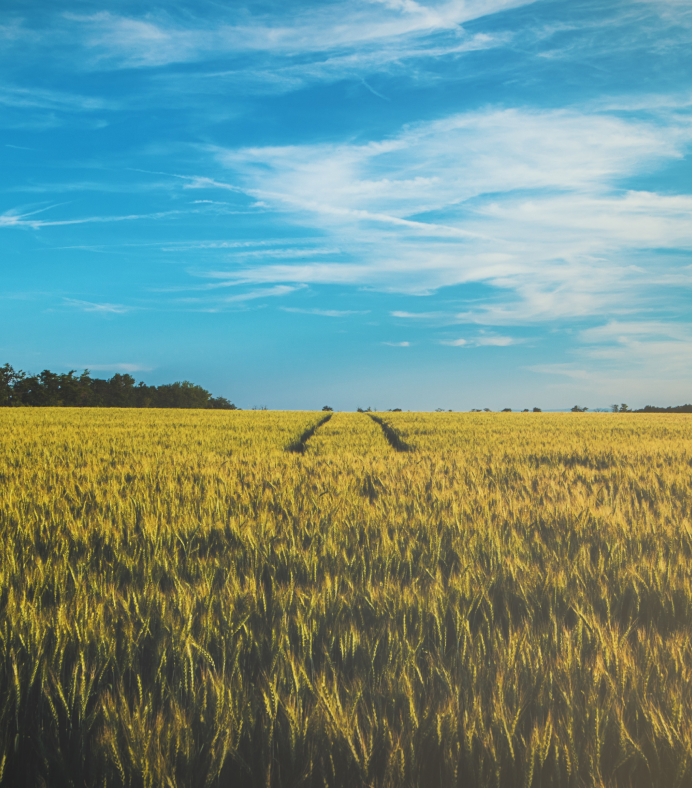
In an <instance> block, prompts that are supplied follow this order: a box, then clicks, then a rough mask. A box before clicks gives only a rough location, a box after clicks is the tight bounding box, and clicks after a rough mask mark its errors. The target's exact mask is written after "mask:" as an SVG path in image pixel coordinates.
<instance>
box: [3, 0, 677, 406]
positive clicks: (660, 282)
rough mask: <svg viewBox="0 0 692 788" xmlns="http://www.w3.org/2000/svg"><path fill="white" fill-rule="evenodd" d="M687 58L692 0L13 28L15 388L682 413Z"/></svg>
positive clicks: (378, 9) (166, 10) (86, 6)
mask: <svg viewBox="0 0 692 788" xmlns="http://www.w3.org/2000/svg"><path fill="white" fill-rule="evenodd" d="M691 51H692V0H641V1H640V0H626V1H624V0H623V2H620V1H619V0H610V1H606V2H603V0H601V1H600V2H595V1H594V0H569V2H567V1H566V0H559V1H555V0H543V1H541V0H539V1H538V2H524V1H523V0H466V2H463V1H459V0H444V1H443V2H427V3H423V2H414V0H349V2H289V3H286V2H274V0H266V1H265V2H250V3H247V4H243V3H242V2H237V3H236V2H234V3H226V4H224V3H219V2H213V1H212V0H208V1H207V0H196V2H194V3H193V2H167V3H162V4H159V5H156V4H146V5H142V4H141V3H130V2H113V1H111V2H108V0H106V2H104V3H94V2H86V1H83V2H57V3H56V2H46V1H40V2H39V1H37V2H31V0H22V2H16V1H15V0H5V2H4V3H3V14H2V18H1V19H0V68H1V69H2V79H1V80H0V173H1V176H0V201H1V202H0V252H1V255H0V273H1V274H2V278H1V280H0V364H1V363H4V362H5V361H8V362H9V363H11V364H12V365H13V366H15V367H18V368H21V369H25V370H30V371H33V372H38V371H40V370H41V369H44V368H49V369H52V370H55V371H67V370H69V369H77V370H81V369H83V368H85V367H88V368H89V369H90V370H92V372H93V373H94V374H97V375H99V376H104V377H109V376H110V375H112V374H114V373H115V372H123V371H127V372H131V373H132V374H133V375H134V376H135V377H136V378H137V379H138V380H139V379H143V380H146V381H147V382H148V383H163V382H171V381H173V380H182V379H189V380H192V381H194V382H196V383H200V384H202V385H203V386H205V387H206V388H208V389H210V390H211V391H213V393H215V394H221V395H224V396H227V397H229V398H230V399H231V400H232V401H234V402H235V403H236V404H237V405H239V406H241V407H244V408H249V407H253V406H267V407H269V408H290V409H303V408H304V409H310V408H318V407H321V406H322V405H324V404H330V405H332V406H333V407H335V408H339V409H348V410H353V409H355V408H356V407H357V406H361V407H366V406H371V407H376V408H378V409H386V408H390V407H401V408H404V409H434V408H436V407H442V408H445V409H447V408H451V409H454V410H468V409H470V408H472V407H479V408H482V407H490V408H492V409H498V408H502V407H511V408H513V409H521V408H524V407H533V406H538V407H542V408H544V409H561V408H569V407H571V406H572V405H574V404H580V405H586V406H590V407H591V408H596V407H606V406H608V405H609V404H611V403H612V402H622V401H625V402H627V403H628V404H630V405H634V406H641V405H644V404H659V405H671V404H681V403H683V402H690V401H691V400H692V309H691V307H692V297H691V296H692V291H691V286H692V254H691V249H692V57H691V56H690V52H691Z"/></svg>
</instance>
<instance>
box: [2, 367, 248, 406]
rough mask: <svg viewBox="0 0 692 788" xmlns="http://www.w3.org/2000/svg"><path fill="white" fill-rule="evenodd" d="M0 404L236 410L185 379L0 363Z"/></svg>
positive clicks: (227, 401) (221, 399) (227, 402)
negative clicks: (150, 382)
mask: <svg viewBox="0 0 692 788" xmlns="http://www.w3.org/2000/svg"><path fill="white" fill-rule="evenodd" d="M0 407H69V408H214V409H223V410H236V406H235V405H234V404H233V403H232V402H229V400H227V399H226V398H225V397H213V396H212V395H211V394H210V393H209V392H208V391H207V390H206V389H203V388H202V387H201V386H197V385H196V384H194V383H190V381H188V380H184V381H182V382H177V383H167V384H164V385H162V386H147V384H146V383H143V382H140V383H136V382H135V379H134V378H133V377H132V375H121V374H116V375H113V377H112V378H110V379H108V380H103V379H101V378H92V377H91V374H90V373H89V370H88V369H85V370H84V372H82V374H81V375H77V373H76V371H75V370H71V371H70V372H67V373H64V374H59V373H55V372H51V371H50V370H48V369H44V370H43V372H41V373H40V374H38V375H31V374H28V373H26V372H22V371H21V370H15V369H13V368H12V367H11V366H10V365H9V364H5V366H3V367H0Z"/></svg>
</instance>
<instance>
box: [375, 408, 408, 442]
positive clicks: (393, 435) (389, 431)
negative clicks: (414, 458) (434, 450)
mask: <svg viewBox="0 0 692 788" xmlns="http://www.w3.org/2000/svg"><path fill="white" fill-rule="evenodd" d="M368 416H370V418H371V419H372V420H373V421H375V422H377V423H378V424H379V425H380V427H382V432H383V433H384V437H385V438H386V439H387V441H388V442H389V445H390V446H391V447H392V448H393V449H395V450H396V451H413V446H411V445H410V444H409V443H406V441H405V440H404V439H403V438H402V437H401V435H400V433H399V432H398V430H395V429H394V427H392V425H391V424H387V422H386V421H384V419H381V418H380V417H379V416H375V415H374V414H372V413H368Z"/></svg>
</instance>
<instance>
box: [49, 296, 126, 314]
mask: <svg viewBox="0 0 692 788" xmlns="http://www.w3.org/2000/svg"><path fill="white" fill-rule="evenodd" d="M63 303H64V304H65V306H69V307H72V308H74V309H79V310H80V311H82V312H97V313H98V314H100V315H124V314H125V313H126V312H130V311H132V309H133V307H130V306H125V305H124V304H107V303H95V302H92V301H80V300H78V299H76V298H63Z"/></svg>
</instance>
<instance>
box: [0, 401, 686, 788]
mask: <svg viewBox="0 0 692 788" xmlns="http://www.w3.org/2000/svg"><path fill="white" fill-rule="evenodd" d="M375 415H377V416H378V417H379V418H380V419H382V420H383V422H384V423H385V425H387V426H388V428H391V429H390V432H389V440H388V437H387V435H386V434H385V430H383V428H382V427H381V425H380V424H378V423H377V422H376V421H375V420H373V419H372V418H370V417H369V415H368V414H362V413H359V414H347V413H337V414H334V415H333V416H332V417H331V418H330V419H329V420H328V421H325V422H324V423H322V424H321V425H320V426H319V427H317V428H316V429H315V430H314V433H313V434H312V435H311V436H309V437H308V438H305V437H304V436H305V435H306V434H307V433H308V432H309V431H310V428H312V427H315V425H317V424H318V422H321V421H322V420H323V414H320V413H308V412H305V413H276V412H240V411H238V412H223V411H173V410H169V411H165V410H161V411H138V410H117V409H102V410H95V409H94V410H92V409H83V410H79V409H68V408H61V409H58V408H56V409H53V408H44V409H28V408H27V409H0V533H1V539H0V689H1V691H0V747H2V751H1V752H0V772H1V777H0V780H1V782H2V785H7V786H46V787H48V786H51V788H52V786H74V788H78V787H79V788H82V787H83V786H132V788H139V787H140V786H141V787H142V788H158V787H159V786H170V787H171V788H174V787H177V788H183V787H186V786H200V787H201V786H265V787H266V788H279V787H283V786H286V787H288V786H295V787H296V788H297V787H298V786H305V787H306V788H313V787H315V788H316V787H317V786H326V787H327V788H332V787H334V788H336V787H337V786H343V787H344V788H346V787H347V786H348V787H349V788H350V787H351V786H356V787H357V786H364V787H365V786H368V787H370V786H372V788H398V787H399V786H402V787H403V786H420V787H421V788H435V787H436V786H439V787H440V788H446V787H447V786H450V787H452V786H459V787H461V786H464V787H472V788H475V787H478V788H481V787H483V788H484V787H485V786H497V788H504V787H505V786H508V787H511V788H513V787H514V786H517V787H521V788H531V787H533V788H548V786H550V787H551V788H563V786H628V787H631V788H639V786H655V787H656V788H658V787H659V786H661V787H662V788H669V787H670V788H673V786H690V785H692V648H691V645H690V634H691V632H692V417H690V416H684V415H679V416H673V415H662V416H656V415H628V414H555V415H552V414H451V413H439V414H438V413H435V414H411V413H385V414H375ZM392 435H393V436H395V438H396V441H398V444H397V443H396V441H394V439H393V438H392Z"/></svg>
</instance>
